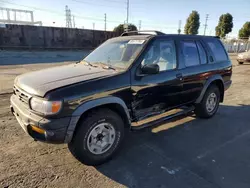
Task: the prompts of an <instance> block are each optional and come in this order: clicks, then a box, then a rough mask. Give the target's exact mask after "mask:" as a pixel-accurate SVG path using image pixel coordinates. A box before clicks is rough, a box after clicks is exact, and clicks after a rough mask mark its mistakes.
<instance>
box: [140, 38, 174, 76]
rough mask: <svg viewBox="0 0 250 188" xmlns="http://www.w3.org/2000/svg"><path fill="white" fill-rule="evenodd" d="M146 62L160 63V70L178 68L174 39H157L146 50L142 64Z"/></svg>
mask: <svg viewBox="0 0 250 188" xmlns="http://www.w3.org/2000/svg"><path fill="white" fill-rule="evenodd" d="M146 64H158V65H159V67H160V71H167V70H172V69H175V68H176V66H177V65H176V51H175V44H174V41H171V40H167V41H164V40H156V41H154V42H153V44H152V45H151V47H150V48H149V50H148V51H147V52H146V54H145V56H144V58H143V60H142V64H141V65H142V66H144V65H146Z"/></svg>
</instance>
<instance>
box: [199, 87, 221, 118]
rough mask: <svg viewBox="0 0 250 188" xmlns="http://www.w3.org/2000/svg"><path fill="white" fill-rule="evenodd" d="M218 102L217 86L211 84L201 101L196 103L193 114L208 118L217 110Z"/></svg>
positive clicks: (218, 92)
mask: <svg viewBox="0 0 250 188" xmlns="http://www.w3.org/2000/svg"><path fill="white" fill-rule="evenodd" d="M219 103H220V91H219V88H218V87H217V86H216V85H212V86H210V87H209V88H208V89H207V91H206V93H205V95H204V97H203V99H202V101H201V103H199V104H196V107H195V114H196V115H197V116H198V117H201V118H210V117H212V116H214V114H215V113H216V112H217V110H218V108H219Z"/></svg>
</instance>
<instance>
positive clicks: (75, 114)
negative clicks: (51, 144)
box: [64, 96, 131, 143]
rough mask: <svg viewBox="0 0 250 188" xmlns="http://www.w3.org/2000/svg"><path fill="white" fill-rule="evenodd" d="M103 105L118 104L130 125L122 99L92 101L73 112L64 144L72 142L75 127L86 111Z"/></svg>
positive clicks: (110, 98) (109, 98) (127, 112)
mask: <svg viewBox="0 0 250 188" xmlns="http://www.w3.org/2000/svg"><path fill="white" fill-rule="evenodd" d="M105 104H118V105H120V106H121V107H122V109H123V110H124V113H125V114H126V118H127V120H128V123H129V125H130V124H131V121H130V114H129V110H128V107H127V105H126V104H125V102H124V101H123V100H122V99H120V98H118V97H114V96H110V97H104V98H99V99H94V100H91V101H87V102H85V103H83V104H81V105H80V106H79V107H78V108H77V109H76V110H75V111H74V112H73V114H72V117H71V120H70V123H69V126H68V129H67V132H66V135H65V140H64V142H65V143H69V142H70V141H71V140H72V137H73V134H74V131H75V128H76V125H77V123H78V121H79V119H80V117H81V115H82V114H84V113H85V112H86V111H88V110H90V109H93V108H95V107H98V106H102V105H105Z"/></svg>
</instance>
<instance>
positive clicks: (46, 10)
mask: <svg viewBox="0 0 250 188" xmlns="http://www.w3.org/2000/svg"><path fill="white" fill-rule="evenodd" d="M0 1H2V0H0ZM4 3H8V4H11V5H16V6H21V7H25V8H29V9H33V10H38V11H43V12H49V13H52V14H57V15H59V16H63V17H64V16H65V15H64V14H62V13H61V12H56V11H54V10H49V9H43V8H38V7H33V6H27V5H21V4H17V3H11V2H7V1H6V2H4ZM75 17H77V18H79V19H86V20H94V21H99V22H103V18H99V17H87V16H78V15H75ZM109 22H113V23H122V22H121V21H115V20H110V21H109Z"/></svg>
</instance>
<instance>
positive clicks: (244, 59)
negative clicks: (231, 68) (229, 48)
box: [237, 58, 250, 62]
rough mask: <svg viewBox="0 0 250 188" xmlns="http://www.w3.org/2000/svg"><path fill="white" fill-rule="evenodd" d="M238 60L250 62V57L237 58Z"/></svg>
mask: <svg viewBox="0 0 250 188" xmlns="http://www.w3.org/2000/svg"><path fill="white" fill-rule="evenodd" d="M237 61H238V62H250V58H237Z"/></svg>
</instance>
